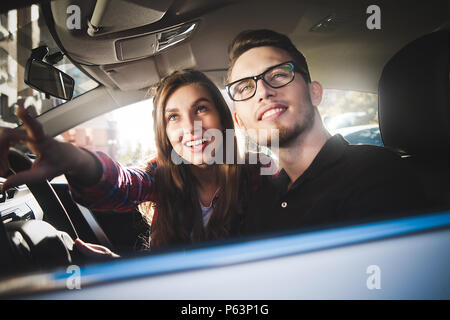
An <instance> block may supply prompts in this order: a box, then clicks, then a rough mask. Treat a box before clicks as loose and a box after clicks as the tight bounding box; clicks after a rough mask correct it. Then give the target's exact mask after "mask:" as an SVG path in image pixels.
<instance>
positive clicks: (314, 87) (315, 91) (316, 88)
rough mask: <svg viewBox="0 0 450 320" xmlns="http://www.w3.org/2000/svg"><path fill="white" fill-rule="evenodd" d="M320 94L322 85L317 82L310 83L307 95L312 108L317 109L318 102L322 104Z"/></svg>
mask: <svg viewBox="0 0 450 320" xmlns="http://www.w3.org/2000/svg"><path fill="white" fill-rule="evenodd" d="M322 94H323V88H322V85H321V84H320V83H319V82H317V81H312V82H311V83H310V84H309V95H310V97H311V103H312V105H313V106H315V107H317V106H318V105H319V104H320V102H322Z"/></svg>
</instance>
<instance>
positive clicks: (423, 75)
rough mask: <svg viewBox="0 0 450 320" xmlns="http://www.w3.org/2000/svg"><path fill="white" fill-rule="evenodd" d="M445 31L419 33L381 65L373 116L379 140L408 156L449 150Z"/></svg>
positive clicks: (448, 37) (448, 41)
mask: <svg viewBox="0 0 450 320" xmlns="http://www.w3.org/2000/svg"><path fill="white" fill-rule="evenodd" d="M449 47H450V30H443V31H438V32H434V33H431V34H428V35H426V36H424V37H421V38H419V39H417V40H415V41H413V42H411V43H409V44H408V45H406V46H405V47H404V48H403V49H401V50H400V51H399V52H397V53H396V54H395V55H394V56H393V57H392V58H391V60H390V61H389V62H388V63H387V64H386V66H385V67H384V69H383V72H382V75H381V78H380V81H379V92H378V102H379V103H378V115H379V122H380V131H381V136H382V138H383V142H384V145H385V146H387V147H391V148H394V149H398V150H403V151H405V152H407V153H409V154H411V155H419V156H420V155H424V156H426V155H427V154H429V153H430V152H431V151H433V152H434V153H435V152H436V151H438V150H439V151H441V152H444V153H449V152H450V102H449V94H450V91H449V70H450V65H449V57H450V51H449Z"/></svg>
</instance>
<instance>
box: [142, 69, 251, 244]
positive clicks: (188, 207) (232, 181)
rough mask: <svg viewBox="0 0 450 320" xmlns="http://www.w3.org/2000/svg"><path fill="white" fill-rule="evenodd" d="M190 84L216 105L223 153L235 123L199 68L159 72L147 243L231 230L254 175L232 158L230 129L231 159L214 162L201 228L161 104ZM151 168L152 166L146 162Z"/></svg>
mask: <svg viewBox="0 0 450 320" xmlns="http://www.w3.org/2000/svg"><path fill="white" fill-rule="evenodd" d="M190 84H195V85H199V86H201V87H203V88H205V89H206V90H207V91H208V92H209V94H210V95H211V98H212V99H213V103H214V106H215V107H216V109H217V111H218V113H219V116H220V120H221V124H222V128H224V132H223V133H224V134H223V137H224V139H225V141H224V142H223V147H224V159H225V153H226V148H225V146H226V145H227V144H226V137H227V135H226V134H225V130H226V129H234V123H233V117H232V115H231V112H230V110H229V108H228V106H227V104H226V102H225V100H224V98H223V96H222V94H221V93H220V91H219V90H218V88H217V87H216V86H215V85H214V83H213V82H212V81H211V80H209V79H208V77H206V76H205V75H204V74H203V73H201V72H199V71H194V70H183V71H175V72H174V73H172V74H170V75H169V76H167V77H166V78H164V79H163V80H162V81H161V82H160V83H159V85H158V87H157V89H156V94H155V95H154V98H153V106H154V110H153V127H154V130H155V137H156V148H157V160H156V164H157V168H156V170H154V172H152V174H153V175H154V178H155V181H156V183H155V192H156V195H157V199H156V201H155V202H154V203H153V204H152V205H147V209H150V210H151V209H152V207H153V208H154V209H156V217H154V218H153V219H152V222H151V240H150V247H151V249H155V248H161V247H166V246H168V245H177V244H185V243H190V242H192V241H194V242H196V241H203V240H215V239H223V238H225V237H228V236H232V235H235V234H236V233H237V232H238V229H239V221H242V214H243V210H245V208H243V204H244V205H245V203H246V202H247V200H246V197H247V195H248V192H249V190H250V187H251V186H250V185H249V179H250V177H251V176H253V175H254V172H255V170H256V169H255V168H254V166H248V165H242V164H237V157H238V152H237V144H236V137H235V135H233V139H234V141H233V147H234V162H233V164H226V163H225V161H223V162H224V164H213V165H214V166H216V168H215V169H216V170H215V171H216V173H217V175H218V182H219V186H220V191H219V196H218V200H217V202H216V204H215V207H214V211H213V213H212V215H211V217H210V219H209V222H208V224H207V227H206V228H203V224H202V214H201V208H200V204H199V200H198V199H199V197H198V193H197V181H196V179H195V177H194V175H193V174H192V172H191V169H190V166H191V165H190V164H178V165H177V164H174V163H173V161H172V159H171V153H172V145H171V144H170V142H169V139H168V137H167V133H166V118H165V116H164V113H165V106H166V103H167V100H168V98H169V97H170V95H171V94H172V93H173V92H174V91H175V90H177V89H178V88H180V87H182V86H186V85H190ZM147 168H148V170H151V169H150V168H151V166H148V167H147Z"/></svg>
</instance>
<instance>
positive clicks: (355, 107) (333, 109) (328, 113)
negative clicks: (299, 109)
mask: <svg viewBox="0 0 450 320" xmlns="http://www.w3.org/2000/svg"><path fill="white" fill-rule="evenodd" d="M319 111H320V113H321V116H322V120H323V122H324V124H325V127H326V128H327V129H328V131H329V132H330V133H331V134H333V135H334V134H337V133H339V134H341V135H342V136H343V137H344V138H345V139H346V140H347V141H348V142H349V143H350V144H370V145H376V146H382V145H383V142H382V140H381V135H380V130H379V126H378V95H376V94H374V93H369V92H359V91H351V90H337V89H325V90H324V93H323V98H322V102H321V104H320V105H319Z"/></svg>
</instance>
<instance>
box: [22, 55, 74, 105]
mask: <svg viewBox="0 0 450 320" xmlns="http://www.w3.org/2000/svg"><path fill="white" fill-rule="evenodd" d="M25 83H26V84H27V85H29V86H30V87H31V88H33V89H36V90H39V91H41V92H44V93H46V94H49V95H51V96H54V97H56V98H60V99H64V100H70V99H72V95H73V89H74V86H75V81H74V80H73V78H72V77H71V76H69V75H68V74H65V73H64V72H62V71H61V70H59V69H57V68H55V67H54V66H52V65H50V64H48V63H45V62H42V61H39V60H35V59H32V58H30V59H28V61H27V65H26V67H25Z"/></svg>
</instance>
